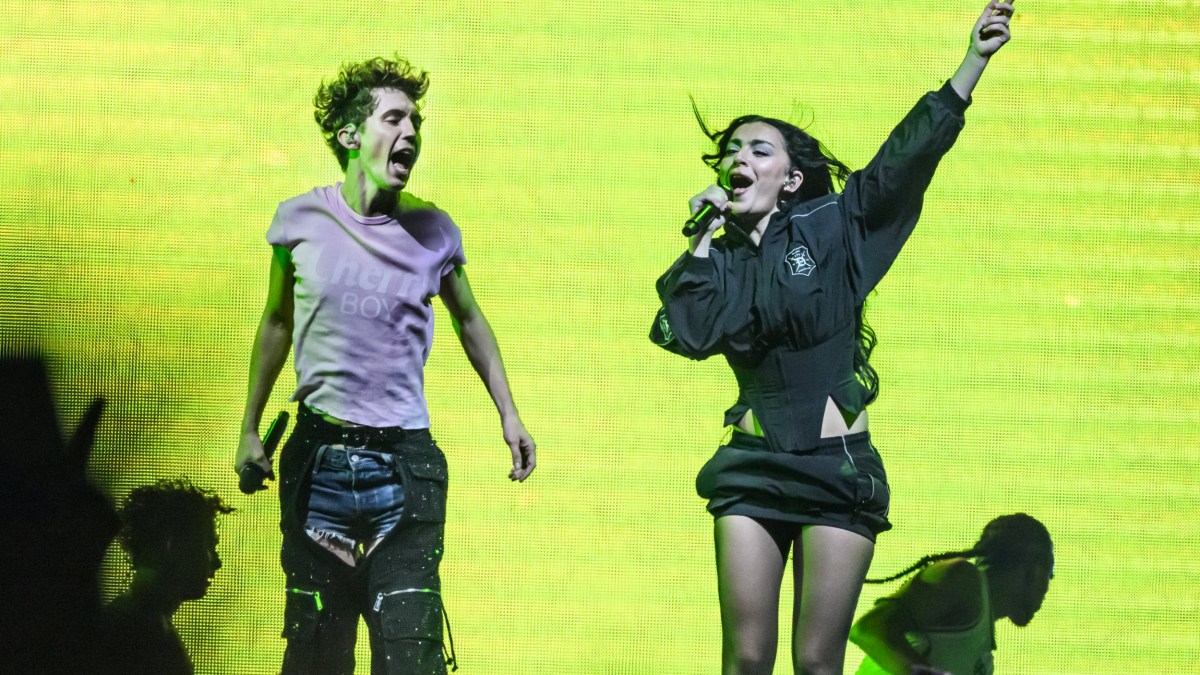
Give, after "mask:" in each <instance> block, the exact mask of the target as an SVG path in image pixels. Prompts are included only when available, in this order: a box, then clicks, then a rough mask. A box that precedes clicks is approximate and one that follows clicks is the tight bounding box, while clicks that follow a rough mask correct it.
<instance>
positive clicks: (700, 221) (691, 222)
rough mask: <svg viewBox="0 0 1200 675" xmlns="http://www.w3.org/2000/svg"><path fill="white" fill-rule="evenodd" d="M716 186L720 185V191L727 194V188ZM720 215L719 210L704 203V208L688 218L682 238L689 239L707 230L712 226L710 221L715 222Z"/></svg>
mask: <svg viewBox="0 0 1200 675" xmlns="http://www.w3.org/2000/svg"><path fill="white" fill-rule="evenodd" d="M717 185H720V186H721V189H722V190H725V192H726V194H728V192H729V188H727V187H725V186H724V185H721V184H720V183H717ZM720 215H721V209H718V208H717V207H715V206H713V205H712V204H710V203H708V202H705V203H704V206H701V207H700V210H699V211H697V212H695V213H693V214H692V217H691V218H688V219H687V222H686V223H684V224H683V236H685V237H690V236H692V235H693V234H696V233H697V232H703V231H704V230H707V229H708V226H709V225H712V221H714V220H716V218H717V216H720Z"/></svg>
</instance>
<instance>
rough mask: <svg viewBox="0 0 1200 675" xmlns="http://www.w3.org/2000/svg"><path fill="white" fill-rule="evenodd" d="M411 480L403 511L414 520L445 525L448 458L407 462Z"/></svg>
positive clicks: (439, 456) (439, 457) (440, 457)
mask: <svg viewBox="0 0 1200 675" xmlns="http://www.w3.org/2000/svg"><path fill="white" fill-rule="evenodd" d="M407 468H408V475H409V478H410V480H409V481H408V485H405V486H404V495H405V496H404V511H405V513H406V514H408V515H409V516H410V517H411V518H412V519H413V520H419V521H423V522H427V523H444V522H446V477H447V472H446V458H445V457H444V456H443V455H442V454H441V453H438V454H437V455H429V456H424V457H419V458H414V459H413V460H411V461H409V462H408V466H407Z"/></svg>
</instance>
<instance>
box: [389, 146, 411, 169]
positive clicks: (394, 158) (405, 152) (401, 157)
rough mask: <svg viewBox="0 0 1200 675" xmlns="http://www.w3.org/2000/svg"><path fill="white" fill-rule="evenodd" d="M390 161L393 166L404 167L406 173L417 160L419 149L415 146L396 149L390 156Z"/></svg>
mask: <svg viewBox="0 0 1200 675" xmlns="http://www.w3.org/2000/svg"><path fill="white" fill-rule="evenodd" d="M388 161H389V162H391V163H392V166H393V167H396V168H400V169H403V170H404V172H405V173H408V172H409V171H410V170H412V165H413V163H414V162H416V161H417V151H416V150H415V149H413V148H401V149H399V150H396V151H394V152H393V153H392V154H391V155H389V156H388Z"/></svg>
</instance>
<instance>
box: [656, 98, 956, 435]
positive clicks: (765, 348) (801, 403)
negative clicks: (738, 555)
mask: <svg viewBox="0 0 1200 675" xmlns="http://www.w3.org/2000/svg"><path fill="white" fill-rule="evenodd" d="M968 104H969V102H967V101H963V100H962V99H961V98H959V96H958V94H956V93H955V92H954V90H953V89H951V88H950V86H949V84H947V85H945V86H943V87H942V88H941V89H940V90H939V91H937V92H930V93H928V94H926V95H925V96H923V97H922V98H921V100H920V101H918V102H917V104H916V106H914V107H913V109H912V110H911V111H910V112H909V113H908V115H907V116H905V118H904V120H902V121H901V122H900V124H899V125H897V127H896V128H895V130H893V131H892V133H891V135H890V136H889V137H888V139H887V141H885V142H884V144H883V146H882V147H881V148H880V149H879V152H878V153H877V154H876V155H875V157H874V159H872V160H871V162H870V163H869V164H868V165H867V166H866V167H864V168H863V169H861V170H859V171H855V172H854V173H852V174H851V175H850V177H849V178H848V179H847V180H846V185H845V188H844V190H843V191H842V192H841V193H840V194H830V195H826V196H823V197H819V198H817V199H812V200H809V201H806V202H802V203H800V204H796V205H794V206H791V207H790V208H788V209H787V210H786V211H780V212H779V213H776V214H775V215H774V216H772V219H771V221H770V223H769V224H768V226H767V228H766V231H765V232H764V234H763V238H762V241H761V242H760V243H759V245H758V246H754V245H753V244H752V243H750V241H749V240H748V238H747V237H746V236H745V235H744V234H742V233H740V232H733V231H731V232H728V233H727V234H725V235H722V236H721V237H719V238H717V239H715V240H714V241H713V242H712V247H711V249H710V253H709V257H707V258H697V257H694V256H692V255H691V254H690V253H684V254H683V255H682V256H680V258H679V259H678V260H676V261H675V263H674V264H673V265H671V267H670V269H668V270H667V271H666V273H664V274H663V275H662V277H660V278H659V280H658V294H659V298H660V299H661V300H662V309H661V310H659V313H658V316H657V317H656V319H655V322H654V326H653V327H652V328H651V332H650V338H651V339H652V340H653V341H654V342H655V343H657V344H658V345H660V346H661V347H663V348H664V349H668V350H670V351H672V352H675V353H677V354H682V355H684V356H687V357H690V358H693V359H704V358H708V357H709V356H712V355H714V354H722V355H724V356H725V359H726V360H727V361H728V362H729V365H730V367H732V368H733V372H734V375H735V376H736V377H737V381H738V387H739V390H740V393H739V396H738V402H737V404H735V405H734V406H733V407H732V408H730V409H729V411H728V412H727V413H726V424H732V423H733V422H735V421H736V420H737V419H739V418H740V417H741V416H742V415H743V414H745V412H746V410H747V409H753V410H754V415H755V417H756V418H757V419H758V421H759V423H760V424H761V425H762V429H763V433H764V435H765V436H766V438H767V441H768V442H769V443H770V446H771V448H772V449H773V450H775V451H783V452H787V451H798V450H803V449H806V448H810V447H812V446H813V445H815V444H816V443H817V441H818V439H819V438H820V435H821V421H822V418H823V415H824V411H825V401H826V399H827V398H829V397H833V400H834V401H835V402H836V403H837V404H838V405H839V406H840V407H841V408H842V409H843V410H844V411H845V412H847V413H850V414H857V413H858V412H860V411H862V410H863V408H865V407H866V406H867V404H868V403H870V402H871V399H872V398H873V395H872V394H871V392H870V391H869V390H868V389H867V387H866V386H864V385H863V384H862V383H861V382H859V380H858V379H857V378H856V377H855V374H854V354H855V351H856V349H857V328H856V319H857V316H858V313H859V311H860V308H861V306H862V304H863V301H864V299H865V298H866V297H867V294H868V293H870V292H871V290H872V289H873V288H875V285H876V284H877V283H879V280H880V279H882V278H883V275H884V274H885V273H886V272H887V270H888V268H889V267H891V265H892V262H893V261H894V260H895V259H896V256H897V255H898V254H899V253H900V248H901V247H902V246H903V245H904V242H905V241H906V240H907V239H908V237H909V235H910V234H912V231H913V228H914V227H915V226H916V224H917V219H918V217H919V216H920V214H921V204H922V200H923V198H924V194H925V189H926V188H927V187H928V186H929V182H930V180H931V179H932V178H933V173H934V170H935V169H937V165H938V162H939V161H940V160H941V158H942V155H944V154H945V153H946V151H947V150H949V149H950V146H951V145H953V144H954V140H955V139H956V138H957V137H958V133H959V131H960V130H961V129H962V127H963V112H964V111H965V110H966V107H967V105H968Z"/></svg>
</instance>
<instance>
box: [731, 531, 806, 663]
mask: <svg viewBox="0 0 1200 675" xmlns="http://www.w3.org/2000/svg"><path fill="white" fill-rule="evenodd" d="M714 530H715V531H714V534H715V538H716V545H717V589H718V594H719V596H720V599H721V636H722V639H721V664H722V666H721V672H722V673H723V674H724V675H759V674H760V673H765V674H767V675H769V674H770V672H771V670H772V669H773V668H774V666H775V649H776V646H777V643H778V641H779V584H780V582H781V581H783V567H784V565H785V564H786V563H787V550H788V546H789V544H790V542H788V541H787V539H786V538H783V540H782V541H779V540H778V538H777V537H776V536H773V535H772V534H771V532H769V531H768V530H767V528H766V527H764V526H763V524H762V523H759V522H758V521H756V520H754V519H753V518H747V517H746V516H722V517H721V518H717V520H716V525H715V527H714Z"/></svg>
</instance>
